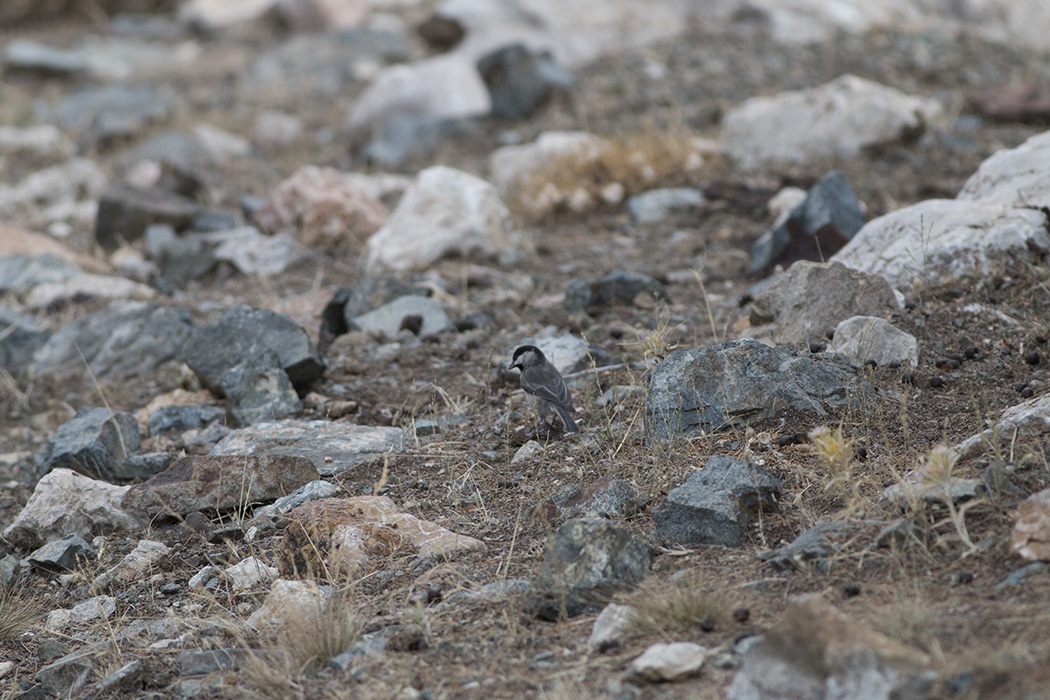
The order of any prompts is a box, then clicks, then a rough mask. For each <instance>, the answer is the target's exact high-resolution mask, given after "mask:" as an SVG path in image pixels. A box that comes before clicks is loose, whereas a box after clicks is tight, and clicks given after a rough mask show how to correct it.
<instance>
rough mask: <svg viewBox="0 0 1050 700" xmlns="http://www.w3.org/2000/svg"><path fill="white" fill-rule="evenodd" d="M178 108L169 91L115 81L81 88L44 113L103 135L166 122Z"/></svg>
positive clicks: (72, 127) (76, 129)
mask: <svg viewBox="0 0 1050 700" xmlns="http://www.w3.org/2000/svg"><path fill="white" fill-rule="evenodd" d="M174 108H175V100H174V98H173V96H172V95H171V94H170V93H169V92H166V91H161V90H156V89H154V88H151V87H146V86H141V85H127V84H123V83H114V84H112V85H105V86H102V87H91V88H85V89H83V90H78V91H77V92H74V93H72V94H70V95H67V96H65V97H63V98H62V99H61V100H60V101H59V103H58V105H57V106H56V107H55V108H54V110H53V112H47V111H45V114H43V115H42V116H44V117H45V118H47V119H48V120H49V121H54V122H56V123H57V124H58V126H60V127H61V128H62V129H64V130H66V131H74V132H80V133H83V134H88V135H92V136H94V137H95V138H99V137H110V138H112V137H118V136H130V135H134V134H136V133H138V132H140V131H141V130H142V129H144V128H145V127H146V126H148V125H150V124H154V123H157V122H160V121H163V120H165V119H167V118H168V117H170V116H171V114H172V112H173V111H174ZM89 132H90V134H89Z"/></svg>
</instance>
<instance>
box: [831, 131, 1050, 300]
mask: <svg viewBox="0 0 1050 700" xmlns="http://www.w3.org/2000/svg"><path fill="white" fill-rule="evenodd" d="M1048 180H1050V132H1044V133H1042V134H1039V135H1037V136H1033V137H1032V138H1030V139H1028V140H1027V141H1026V142H1025V143H1023V144H1021V145H1020V146H1018V147H1017V148H1013V149H1009V150H1004V151H1000V152H998V153H996V154H995V155H993V156H991V157H990V158H988V159H987V160H985V161H984V163H982V164H981V167H980V168H978V169H977V172H976V173H974V174H973V175H972V176H971V177H970V179H969V180H967V182H966V184H965V185H964V186H963V189H962V191H960V193H959V195H958V197H956V198H955V199H931V200H927V201H925V202H919V203H918V204H915V205H913V206H910V207H906V208H904V209H900V210H898V211H895V212H890V213H889V214H886V215H885V216H880V217H879V218H877V219H874V220H872V221H869V222H868V223H867V224H865V225H864V228H862V229H861V230H860V231H858V232H857V235H855V236H854V237H853V239H852V240H851V241H850V242H849V243H848V244H846V246H845V247H843V248H842V250H840V251H839V252H838V253H836V254H835V255H834V256H833V257H832V260H838V261H839V262H841V263H844V264H846V265H849V266H850V267H855V268H857V269H860V270H866V271H867V272H877V273H879V274H882V275H883V276H884V277H886V278H887V279H888V280H889V281H890V283H891V284H893V285H894V286H897V287H908V286H911V285H914V284H922V283H927V284H928V283H936V282H940V281H946V280H951V279H953V278H957V277H962V276H982V275H985V274H990V273H992V272H994V271H995V270H998V269H1000V268H1001V267H1002V264H1003V262H1004V260H1006V259H1009V258H1021V259H1024V258H1027V257H1028V256H1029V255H1031V254H1032V252H1036V253H1046V252H1047V251H1050V233H1048V232H1047V228H1046V223H1045V217H1044V215H1043V214H1042V212H1041V211H1039V209H1040V208H1041V207H1047V206H1050V184H1048Z"/></svg>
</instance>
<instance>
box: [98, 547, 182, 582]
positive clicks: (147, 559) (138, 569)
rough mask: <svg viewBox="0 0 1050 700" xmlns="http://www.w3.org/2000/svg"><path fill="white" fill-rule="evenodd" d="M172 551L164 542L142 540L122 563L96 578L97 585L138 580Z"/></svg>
mask: <svg viewBox="0 0 1050 700" xmlns="http://www.w3.org/2000/svg"><path fill="white" fill-rule="evenodd" d="M170 552H171V548H170V547H168V545H166V544H164V543H163V542H154V541H152V540H140V541H139V543H138V544H137V545H135V549H133V550H131V551H130V552H128V554H127V556H125V557H124V558H123V559H121V560H120V563H118V564H117V565H116V566H114V567H113V568H112V569H110V570H109V571H106V572H105V573H102V574H100V575H99V576H98V577H96V578H95V586H97V587H99V588H104V587H106V586H109V585H110V584H112V583H117V582H123V583H128V582H131V581H135V580H138V579H140V578H142V577H143V576H145V574H146V572H148V571H149V570H150V568H151V567H152V566H153V565H154V564H156V563H157V562H158V561H160V560H161V559H162V558H164V557H166V556H167V555H168V554H169V553H170Z"/></svg>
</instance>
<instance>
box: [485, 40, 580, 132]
mask: <svg viewBox="0 0 1050 700" xmlns="http://www.w3.org/2000/svg"><path fill="white" fill-rule="evenodd" d="M477 66H478V72H479V73H480V74H481V78H482V80H484V81H485V85H486V87H488V89H489V96H490V97H491V99H492V113H493V114H494V115H495V116H497V117H499V118H501V119H510V120H519V119H527V118H528V117H530V116H532V114H534V113H535V112H536V110H538V109H539V108H540V107H542V106H543V105H544V104H546V103H547V102H548V101H550V99H551V98H552V97H553V96H554V95H555V94H557V93H559V92H562V93H567V92H570V91H571V90H572V89H573V87H574V83H573V79H572V74H571V73H569V71H568V70H566V69H565V68H564V67H563V66H561V65H559V64H558V63H557V62H556V61H555V60H554V58H553V57H552V56H551V54H550V52H549V51H534V50H532V49H530V48H529V47H527V46H525V45H524V44H511V45H509V46H504V47H501V48H498V49H496V50H495V51H492V52H491V53H487V54H485V55H484V56H482V57H481V58H479V59H478V63H477Z"/></svg>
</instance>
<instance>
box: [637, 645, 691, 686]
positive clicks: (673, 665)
mask: <svg viewBox="0 0 1050 700" xmlns="http://www.w3.org/2000/svg"><path fill="white" fill-rule="evenodd" d="M706 658H707V649H705V648H704V647H702V646H700V645H699V644H693V643H692V642H674V643H672V644H653V645H652V646H651V647H649V648H648V649H646V650H645V651H644V652H643V653H642V655H641V656H639V657H638V658H637V659H635V660H634V661H632V662H631V665H630V667H629V668H628V669H627V673H628V676H630V677H633V678H637V679H640V680H645V681H677V680H681V679H683V678H688V677H689V676H692V675H695V674H697V673H699V672H700V668H701V667H702V666H703V665H704V659H706Z"/></svg>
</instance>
